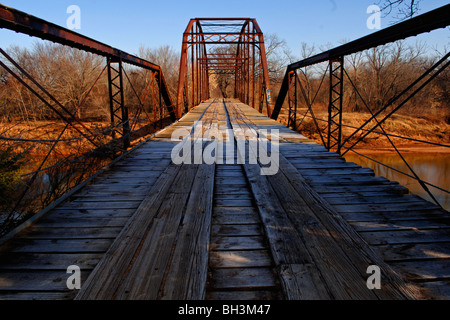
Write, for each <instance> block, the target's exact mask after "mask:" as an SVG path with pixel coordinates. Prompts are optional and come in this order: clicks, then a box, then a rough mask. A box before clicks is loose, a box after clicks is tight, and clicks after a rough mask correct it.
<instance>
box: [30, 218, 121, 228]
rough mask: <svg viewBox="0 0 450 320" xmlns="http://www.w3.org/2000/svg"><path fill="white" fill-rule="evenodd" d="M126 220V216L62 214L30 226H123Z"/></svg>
mask: <svg viewBox="0 0 450 320" xmlns="http://www.w3.org/2000/svg"><path fill="white" fill-rule="evenodd" d="M127 221H128V217H118V218H116V217H114V216H111V217H88V218H86V217H79V216H72V217H70V216H62V215H51V216H49V217H46V218H45V219H43V220H42V221H39V224H38V225H35V226H33V227H31V230H34V229H35V228H42V227H45V228H49V227H51V228H107V227H123V226H124V225H125V224H126V223H127Z"/></svg>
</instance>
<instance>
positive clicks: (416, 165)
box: [345, 153, 450, 211]
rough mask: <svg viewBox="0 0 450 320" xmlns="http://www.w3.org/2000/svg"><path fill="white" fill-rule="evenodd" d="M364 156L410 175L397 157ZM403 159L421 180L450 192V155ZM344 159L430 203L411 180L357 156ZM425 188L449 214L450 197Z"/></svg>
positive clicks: (418, 155) (423, 192) (352, 155)
mask: <svg viewBox="0 0 450 320" xmlns="http://www.w3.org/2000/svg"><path fill="white" fill-rule="evenodd" d="M367 155H368V156H369V157H371V158H373V159H375V160H377V161H379V162H382V163H385V164H387V165H388V166H390V167H393V168H395V169H397V170H400V171H403V172H406V173H408V174H410V175H412V173H411V172H410V171H409V169H408V167H407V166H406V164H405V163H404V162H403V161H402V159H401V158H400V157H399V156H398V155H397V154H390V153H389V154H371V155H369V154H367ZM403 156H404V158H405V159H406V160H407V161H408V163H409V165H410V166H411V167H412V168H413V170H414V171H415V172H416V174H417V175H418V176H419V177H420V178H421V179H422V180H424V181H426V182H429V183H431V184H433V185H435V186H438V187H440V188H443V189H445V190H448V189H450V176H449V174H448V173H449V169H450V154H440V153H436V154H432V153H426V154H403ZM345 158H346V159H347V161H350V162H355V163H357V164H359V165H360V166H362V167H367V168H371V169H373V170H374V171H375V174H376V175H377V176H382V177H386V178H387V179H389V180H391V181H398V182H399V183H400V184H401V185H403V186H405V187H407V188H408V189H409V190H410V192H411V193H413V194H416V195H418V196H420V197H422V198H424V199H426V200H429V201H432V199H431V197H430V196H429V195H428V194H427V193H426V191H425V190H424V189H423V188H422V187H421V186H420V184H419V183H418V182H417V181H415V180H414V179H411V178H409V177H407V176H405V175H403V174H400V173H398V172H395V171H394V170H391V169H389V168H386V167H385V166H382V165H380V164H378V163H376V162H373V161H371V160H368V159H366V158H364V157H361V156H359V155H356V154H347V155H345ZM428 188H429V189H430V191H431V192H432V193H433V195H434V196H435V198H436V199H437V200H438V201H439V203H440V204H441V206H443V207H444V209H446V210H447V211H450V195H449V194H448V193H446V192H443V191H440V190H438V189H436V188H433V187H430V186H429V187H428ZM432 202H433V201H432Z"/></svg>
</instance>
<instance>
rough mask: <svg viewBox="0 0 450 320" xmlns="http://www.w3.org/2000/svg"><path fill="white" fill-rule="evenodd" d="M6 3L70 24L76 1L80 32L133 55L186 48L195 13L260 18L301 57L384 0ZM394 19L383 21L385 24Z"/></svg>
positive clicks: (429, 2)
mask: <svg viewBox="0 0 450 320" xmlns="http://www.w3.org/2000/svg"><path fill="white" fill-rule="evenodd" d="M0 1H1V3H3V4H4V5H7V6H11V7H13V8H16V9H18V10H21V11H25V12H27V13H29V14H32V15H35V16H37V17H40V18H43V19H45V20H48V21H51V22H53V23H56V24H58V25H61V26H64V27H66V20H67V18H68V17H69V14H67V13H66V10H67V7H68V6H70V5H78V6H79V7H80V8H81V30H77V32H79V33H81V34H83V35H86V36H88V37H91V38H94V39H96V40H99V41H101V42H104V43H106V44H108V45H111V46H113V47H116V48H118V49H121V50H123V51H126V52H128V53H131V54H136V53H137V52H138V49H139V46H140V45H145V46H147V47H152V48H153V47H158V46H162V45H170V46H172V47H173V48H174V49H175V50H177V51H179V50H180V48H181V39H182V33H183V31H184V30H185V28H186V25H187V23H188V21H189V19H190V18H195V17H249V18H256V19H257V21H258V23H259V25H260V27H261V29H262V30H263V32H264V33H276V34H277V35H278V36H279V37H280V38H281V39H284V40H286V42H287V44H288V46H289V47H290V48H291V50H292V52H293V53H294V54H295V55H297V56H299V53H298V52H299V48H300V44H301V42H307V43H310V44H315V45H316V46H325V45H327V44H329V45H332V46H336V45H338V44H340V43H341V42H342V41H343V40H347V41H348V40H354V39H357V38H359V37H362V36H365V35H367V34H369V33H371V32H373V30H369V29H368V28H367V27H366V21H367V19H368V17H369V15H368V14H367V13H366V11H367V8H368V6H369V5H371V4H377V3H378V2H379V0H315V1H314V0H307V1H304V0H270V1H267V0H258V1H254V0H224V1H217V0H208V1H203V0H185V1H180V0H158V1H142V0H128V1H123V0H109V1H106V0H89V1H87V0H58V1H55V0H51V1H50V0H0ZM447 3H448V0H423V1H422V11H421V13H425V12H427V11H430V10H432V9H435V8H438V7H441V6H443V5H446V4H447ZM391 22H392V20H391V19H389V18H386V19H383V20H382V28H385V27H388V26H389V25H390V23H391ZM423 38H424V40H425V39H426V40H428V42H429V43H433V45H434V44H438V45H444V44H449V43H450V38H449V29H448V28H447V29H444V30H439V31H434V32H433V33H431V34H429V35H428V36H424V37H423ZM32 42H33V40H32V39H31V38H30V37H28V36H23V35H16V34H15V33H14V32H11V31H7V30H0V43H1V46H2V47H8V46H9V45H10V44H12V43H15V44H19V45H23V46H28V45H29V44H30V43H32Z"/></svg>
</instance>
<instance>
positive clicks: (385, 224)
mask: <svg viewBox="0 0 450 320" xmlns="http://www.w3.org/2000/svg"><path fill="white" fill-rule="evenodd" d="M352 226H353V227H354V228H355V229H356V230H357V231H359V232H361V231H394V230H408V229H409V230H426V229H450V217H449V218H444V219H431V218H429V219H423V220H397V221H381V220H379V221H373V222H368V221H362V222H359V221H355V222H352Z"/></svg>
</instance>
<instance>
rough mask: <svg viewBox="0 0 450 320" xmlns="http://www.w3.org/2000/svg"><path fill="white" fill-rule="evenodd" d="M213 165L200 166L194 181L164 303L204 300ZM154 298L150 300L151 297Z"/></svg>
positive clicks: (165, 291)
mask: <svg viewBox="0 0 450 320" xmlns="http://www.w3.org/2000/svg"><path fill="white" fill-rule="evenodd" d="M214 172H215V166H214V165H211V166H210V165H201V166H200V168H199V172H198V174H197V177H196V179H195V181H194V185H193V188H192V191H191V195H190V198H189V202H188V204H187V206H186V213H185V216H184V220H183V226H182V229H181V230H180V233H179V235H178V239H177V245H176V248H175V250H174V253H173V256H172V258H171V259H172V261H173V262H174V263H172V264H171V265H170V268H169V270H168V272H167V275H166V276H165V283H164V287H163V289H162V292H161V293H160V296H161V299H170V300H203V299H204V298H205V294H206V281H207V276H208V252H209V240H210V230H211V218H212V206H213V192H214ZM150 298H151V297H150Z"/></svg>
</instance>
